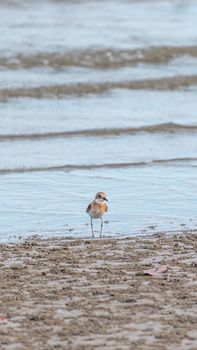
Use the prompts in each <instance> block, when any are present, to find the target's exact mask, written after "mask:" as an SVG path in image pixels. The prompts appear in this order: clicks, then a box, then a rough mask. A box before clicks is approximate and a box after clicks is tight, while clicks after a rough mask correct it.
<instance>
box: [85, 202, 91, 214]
mask: <svg viewBox="0 0 197 350" xmlns="http://www.w3.org/2000/svg"><path fill="white" fill-rule="evenodd" d="M90 210H91V203H90V204H89V205H88V207H87V209H86V213H89V211H90Z"/></svg>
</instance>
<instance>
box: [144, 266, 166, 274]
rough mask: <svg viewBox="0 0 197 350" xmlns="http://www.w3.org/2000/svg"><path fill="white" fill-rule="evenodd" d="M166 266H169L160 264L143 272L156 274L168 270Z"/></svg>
mask: <svg viewBox="0 0 197 350" xmlns="http://www.w3.org/2000/svg"><path fill="white" fill-rule="evenodd" d="M168 268H169V266H168V265H160V266H159V267H158V268H153V269H149V270H144V274H145V275H149V276H157V275H159V274H161V273H164V272H166V271H168Z"/></svg>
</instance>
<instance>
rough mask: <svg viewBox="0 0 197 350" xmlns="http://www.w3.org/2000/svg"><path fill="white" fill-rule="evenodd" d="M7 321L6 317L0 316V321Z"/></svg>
mask: <svg viewBox="0 0 197 350" xmlns="http://www.w3.org/2000/svg"><path fill="white" fill-rule="evenodd" d="M4 322H8V319H7V318H6V317H2V316H0V323H4Z"/></svg>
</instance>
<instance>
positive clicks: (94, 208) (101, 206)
mask: <svg viewBox="0 0 197 350" xmlns="http://www.w3.org/2000/svg"><path fill="white" fill-rule="evenodd" d="M106 201H108V199H107V198H106V194H105V192H98V193H97V194H96V196H95V198H94V200H93V202H91V203H90V204H89V205H88V207H87V209H86V213H87V214H88V215H90V220H91V229H92V237H94V229H93V222H92V221H93V219H101V229H100V237H102V234H103V215H104V214H105V213H106V211H107V209H108V208H107V204H106Z"/></svg>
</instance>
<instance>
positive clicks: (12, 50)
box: [0, 0, 197, 242]
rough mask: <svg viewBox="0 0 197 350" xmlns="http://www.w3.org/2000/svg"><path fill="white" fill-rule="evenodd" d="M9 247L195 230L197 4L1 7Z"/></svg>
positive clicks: (0, 217)
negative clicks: (100, 210)
mask: <svg viewBox="0 0 197 350" xmlns="http://www.w3.org/2000/svg"><path fill="white" fill-rule="evenodd" d="M0 16H1V21H0V33H1V40H0V222H1V224H0V241H1V242H5V241H13V240H17V239H18V238H21V237H22V238H24V237H27V236H30V235H32V234H35V233H36V234H39V235H42V237H49V236H54V235H56V236H57V235H60V236H67V235H68V236H76V237H84V236H85V237H87V236H88V235H89V233H90V227H89V218H88V216H87V215H86V213H85V209H86V207H87V205H88V203H89V201H90V200H92V198H93V197H94V194H95V193H96V192H97V191H105V192H107V195H108V197H109V212H108V213H107V215H106V224H105V233H106V235H111V236H114V235H115V236H121V235H138V234H152V233H154V232H160V231H168V232H171V231H180V230H187V229H196V228H197V220H196V217H197V204H196V203H197V26H196V18H197V1H195V0H187V1H184V0H174V1H173V0H171V1H167V0H158V1H154V0H146V1H145V0H144V1H143V0H142V1H134V0H133V1H132V0H130V1H129V0H123V1H120V0H106V1H98V0H94V1H91V0H76V1H69V0H41V1H33V0H26V1H25V0H9V1H8V0H7V1H6V0H4V1H2V0H0Z"/></svg>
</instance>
